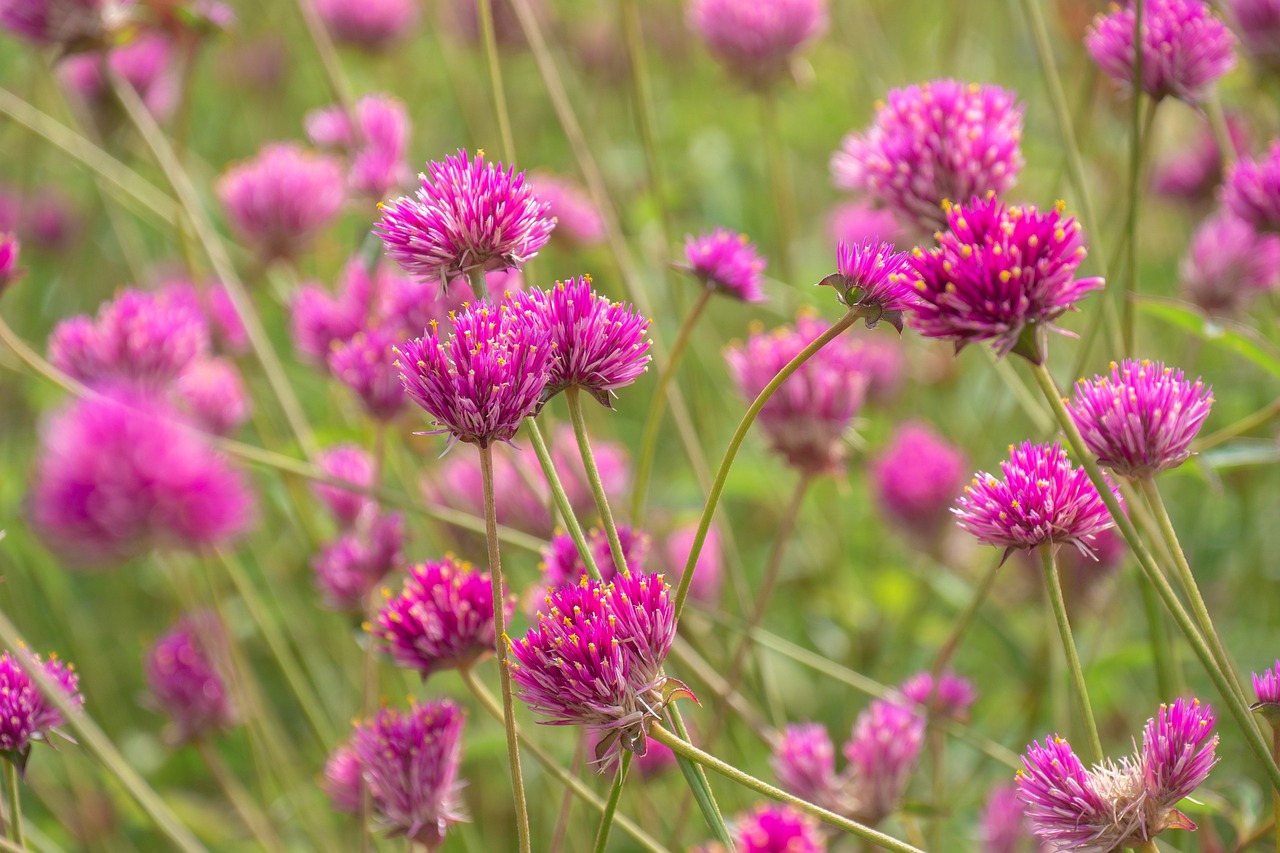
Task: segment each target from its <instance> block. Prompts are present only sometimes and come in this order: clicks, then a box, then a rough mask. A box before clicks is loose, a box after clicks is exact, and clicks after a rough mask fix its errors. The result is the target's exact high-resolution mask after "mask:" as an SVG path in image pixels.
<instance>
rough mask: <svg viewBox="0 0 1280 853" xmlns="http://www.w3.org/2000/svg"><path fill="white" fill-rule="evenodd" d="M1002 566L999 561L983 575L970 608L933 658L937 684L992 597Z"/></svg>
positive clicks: (931, 668) (1002, 562) (932, 670)
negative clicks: (979, 612) (983, 606)
mask: <svg viewBox="0 0 1280 853" xmlns="http://www.w3.org/2000/svg"><path fill="white" fill-rule="evenodd" d="M1002 565H1004V560H997V561H996V563H995V565H993V566H992V567H991V569H990V570H989V571H988V572H987V573H986V574H985V575H983V577H982V580H981V581H980V582H979V583H978V588H977V589H976V590H974V592H973V598H972V599H970V601H969V606H968V607H966V608H965V610H964V613H962V614H960V618H959V619H958V620H956V624H955V625H954V626H952V628H951V634H950V635H949V636H948V637H947V639H946V642H944V643H943V644H942V645H941V646H940V647H939V648H938V653H937V654H936V655H934V658H933V666H932V667H930V670H929V671H930V672H932V673H933V676H934V681H935V682H936V681H937V678H938V676H939V675H940V674H941V673H942V671H943V670H944V669H946V668H947V664H949V663H951V658H952V657H953V656H954V655H955V653H956V649H958V648H959V647H960V641H961V640H962V639H963V638H964V635H965V632H966V631H968V630H969V626H970V625H971V624H973V618H974V617H975V616H977V615H978V610H979V609H980V608H981V607H982V603H983V602H984V601H986V600H987V596H988V595H990V593H991V588H992V587H993V586H995V584H996V576H997V575H998V574H999V573H1000V567H1001V566H1002Z"/></svg>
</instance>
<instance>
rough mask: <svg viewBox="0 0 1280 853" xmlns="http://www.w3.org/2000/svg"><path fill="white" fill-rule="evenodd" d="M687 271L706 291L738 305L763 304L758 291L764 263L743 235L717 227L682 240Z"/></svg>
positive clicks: (762, 296)
mask: <svg viewBox="0 0 1280 853" xmlns="http://www.w3.org/2000/svg"><path fill="white" fill-rule="evenodd" d="M684 256H685V259H686V260H687V261H688V262H689V272H690V273H691V274H692V275H693V276H694V277H695V278H697V279H698V281H700V282H702V284H703V285H704V286H705V287H707V288H708V289H709V290H714V291H715V292H716V293H723V294H724V295H725V296H729V297H732V298H734V299H737V300H739V301H741V302H764V301H765V299H766V298H767V297H766V296H765V295H764V291H763V290H762V289H761V282H762V281H763V279H764V268H765V266H766V263H767V262H766V261H765V259H764V258H762V257H760V255H758V254H757V253H756V247H755V244H754V243H752V242H751V241H750V240H749V239H748V238H747V235H746V234H735V233H734V232H732V231H729V230H726V229H724V228H717V229H716V230H715V231H712V232H711V233H709V234H700V235H698V236H697V237H694V236H693V235H692V234H689V235H687V236H686V237H685V240H684Z"/></svg>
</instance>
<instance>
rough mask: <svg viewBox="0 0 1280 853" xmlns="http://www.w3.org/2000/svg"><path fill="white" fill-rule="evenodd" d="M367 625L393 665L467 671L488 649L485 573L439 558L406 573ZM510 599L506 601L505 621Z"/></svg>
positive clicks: (425, 671) (489, 600)
mask: <svg viewBox="0 0 1280 853" xmlns="http://www.w3.org/2000/svg"><path fill="white" fill-rule="evenodd" d="M387 594H388V598H387V601H386V603H385V604H383V605H382V607H381V609H380V610H379V611H378V615H377V618H376V619H374V621H373V623H372V624H371V625H369V626H367V630H368V631H369V633H370V634H372V635H373V636H374V637H376V638H377V639H378V640H379V641H380V642H379V645H380V646H381V647H382V648H383V649H384V650H385V651H386V652H387V653H388V654H390V655H391V658H392V660H394V661H395V662H396V665H397V666H402V667H404V668H406V669H412V670H415V671H417V672H418V673H419V674H420V675H421V676H422V679H423V680H424V681H425V680H426V679H427V678H428V677H429V676H430V675H431V674H432V673H434V672H438V671H440V670H444V669H453V668H456V667H464V668H465V667H469V666H471V664H472V663H473V662H474V661H475V660H476V658H478V657H480V656H481V655H483V654H485V653H487V652H492V651H493V650H494V633H493V595H492V590H491V588H490V577H489V573H488V572H478V571H476V570H475V569H474V568H473V567H472V566H471V564H470V563H464V562H461V561H459V560H456V559H454V558H453V557H452V556H445V557H444V558H443V559H441V560H439V561H436V562H431V561H428V562H425V563H418V564H417V565H414V566H411V567H410V568H409V575H408V577H406V578H405V581H404V587H403V589H401V591H400V593H399V594H398V595H396V596H394V597H391V596H390V593H389V592H388V593H387ZM514 609H515V599H514V598H513V597H508V598H507V599H506V604H505V610H506V615H507V617H508V618H510V616H511V613H512V611H513V610H514Z"/></svg>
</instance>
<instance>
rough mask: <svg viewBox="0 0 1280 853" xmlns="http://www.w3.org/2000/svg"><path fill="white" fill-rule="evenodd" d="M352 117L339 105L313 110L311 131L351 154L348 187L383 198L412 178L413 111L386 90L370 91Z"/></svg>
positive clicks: (317, 139) (316, 139)
mask: <svg viewBox="0 0 1280 853" xmlns="http://www.w3.org/2000/svg"><path fill="white" fill-rule="evenodd" d="M354 121H355V126H354V127H353V126H352V117H351V116H348V115H347V113H346V110H345V109H343V107H342V106H341V105H340V104H338V105H334V106H331V107H326V108H325V109H322V110H313V111H312V112H310V113H307V118H306V127H307V136H308V137H309V138H310V139H311V142H312V143H313V144H315V145H318V146H320V147H322V148H333V149H337V150H338V151H341V152H343V153H344V154H346V156H347V159H348V162H349V165H348V173H347V187H348V189H349V190H350V191H351V193H352V194H353V195H355V196H360V197H364V198H371V199H373V200H374V201H378V200H381V199H382V198H383V197H385V196H386V195H387V193H389V192H390V191H391V190H394V189H396V188H397V187H400V186H401V185H403V184H404V183H405V182H407V181H408V179H409V165H408V163H407V162H406V161H405V154H406V152H407V150H408V147H409V132H410V126H409V115H408V112H407V111H406V110H405V107H404V104H402V103H400V101H398V100H396V99H395V98H391V97H387V96H385V95H369V96H367V97H364V98H361V99H360V100H359V102H357V103H356V105H355V116H354Z"/></svg>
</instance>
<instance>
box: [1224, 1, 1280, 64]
mask: <svg viewBox="0 0 1280 853" xmlns="http://www.w3.org/2000/svg"><path fill="white" fill-rule="evenodd" d="M1222 5H1223V6H1224V7H1225V9H1226V13H1227V16H1228V17H1229V18H1230V19H1231V21H1232V22H1233V23H1234V24H1235V30H1236V33H1237V34H1238V35H1239V36H1240V42H1241V44H1242V45H1243V46H1244V49H1245V52H1246V53H1248V54H1249V55H1250V56H1251V57H1253V59H1254V61H1256V62H1257V63H1259V64H1260V65H1262V66H1263V67H1265V68H1269V69H1272V70H1275V69H1277V68H1280V2H1278V0H1226V2H1224V3H1223V4H1222Z"/></svg>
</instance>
